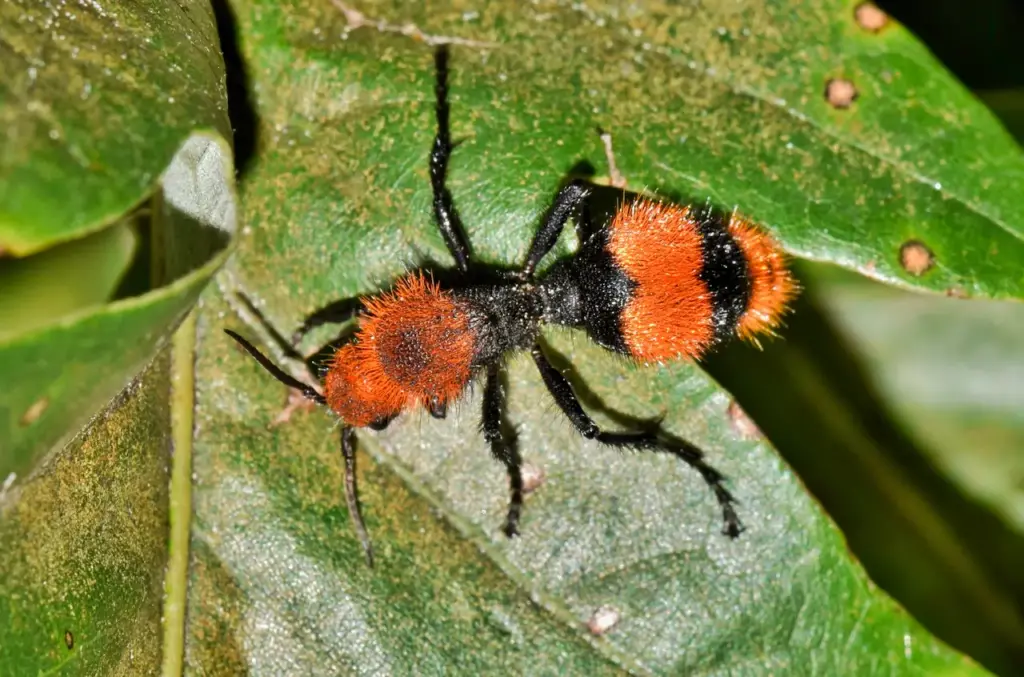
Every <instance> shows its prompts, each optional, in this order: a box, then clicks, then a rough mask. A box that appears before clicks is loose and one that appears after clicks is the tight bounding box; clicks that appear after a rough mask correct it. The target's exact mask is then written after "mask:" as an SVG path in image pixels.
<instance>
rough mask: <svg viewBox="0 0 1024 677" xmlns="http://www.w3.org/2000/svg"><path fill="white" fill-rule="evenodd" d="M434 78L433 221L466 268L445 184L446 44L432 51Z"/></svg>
mask: <svg viewBox="0 0 1024 677" xmlns="http://www.w3.org/2000/svg"><path fill="white" fill-rule="evenodd" d="M434 67H435V70H436V81H435V85H434V93H435V95H436V97H437V104H436V109H435V110H436V113H437V136H435V137H434V147H433V148H432V149H431V151H430V186H431V188H432V189H433V191H434V220H435V221H436V222H437V229H438V230H440V231H441V237H443V238H444V243H445V244H446V245H447V246H448V251H450V252H451V254H452V257H453V258H454V259H455V265H456V266H458V268H459V270H460V271H461V272H463V273H464V272H466V271H467V270H469V256H470V255H469V245H467V244H466V238H465V235H464V231H463V228H462V223H461V221H460V219H459V213H458V211H456V209H455V204H454V202H453V201H452V194H451V192H449V190H448V188H447V187H446V186H445V177H446V175H447V173H448V159H449V158H450V157H451V155H452V137H451V130H450V129H449V126H448V47H447V46H446V45H441V46H440V47H438V48H437V51H436V52H434Z"/></svg>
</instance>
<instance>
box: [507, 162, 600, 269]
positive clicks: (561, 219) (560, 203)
mask: <svg viewBox="0 0 1024 677" xmlns="http://www.w3.org/2000/svg"><path fill="white" fill-rule="evenodd" d="M588 194H589V191H588V190H587V189H586V188H584V186H583V182H581V181H579V180H576V181H573V182H571V183H568V184H566V185H565V186H564V187H563V188H562V190H560V191H558V195H557V196H556V197H555V202H554V204H552V205H551V209H550V210H549V211H548V215H547V218H546V219H544V223H542V224H541V226H540V228H539V229H538V230H537V233H536V235H534V236H533V242H531V243H530V250H529V251H528V252H527V254H526V262H525V263H523V267H522V269H521V270H520V273H519V274H520V275H521V276H522V277H523V278H524V279H527V280H529V279H532V278H533V271H534V269H536V267H537V264H538V263H540V260H541V259H542V258H544V255H545V254H547V253H548V252H549V251H551V248H552V247H554V246H555V242H557V241H558V236H559V234H561V232H562V229H563V228H564V227H565V223H566V221H568V220H569V216H571V215H572V213H573V211H575V210H576V208H577V206H579V205H580V203H582V202H583V201H584V200H585V199H586V197H587V195H588Z"/></svg>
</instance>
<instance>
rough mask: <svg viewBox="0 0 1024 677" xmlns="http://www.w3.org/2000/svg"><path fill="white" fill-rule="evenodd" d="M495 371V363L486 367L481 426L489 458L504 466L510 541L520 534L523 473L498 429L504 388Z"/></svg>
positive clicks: (517, 454) (513, 449) (507, 531)
mask: <svg viewBox="0 0 1024 677" xmlns="http://www.w3.org/2000/svg"><path fill="white" fill-rule="evenodd" d="M498 369H499V368H498V365H496V364H492V365H490V366H489V367H488V368H487V383H486V385H485V386H484V411H483V419H482V427H483V432H484V439H486V440H487V442H488V444H490V445H491V455H492V456H494V458H496V459H497V460H498V461H500V462H501V463H502V464H504V466H505V469H506V470H507V471H508V479H509V484H510V485H511V488H512V498H511V501H510V502H509V506H508V517H507V518H506V520H505V529H504V531H505V535H506V536H508V537H509V538H511V537H513V536H515V535H516V534H518V533H519V515H520V513H522V510H523V471H522V459H521V458H520V457H519V452H518V451H516V449H515V447H514V446H513V445H512V444H510V443H509V441H508V440H507V439H505V435H504V433H503V432H502V430H501V422H502V414H503V410H504V408H505V389H504V387H503V386H502V384H501V378H500V376H499V372H498Z"/></svg>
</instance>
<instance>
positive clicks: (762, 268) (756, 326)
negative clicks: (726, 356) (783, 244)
mask: <svg viewBox="0 0 1024 677" xmlns="http://www.w3.org/2000/svg"><path fill="white" fill-rule="evenodd" d="M729 234H730V235H732V237H733V239H734V240H736V243H737V244H739V246H740V249H741V250H742V252H743V257H744V259H745V260H746V262H747V276H748V279H749V280H750V300H749V301H748V302H747V310H746V312H745V313H743V316H742V317H740V321H739V324H738V325H737V327H736V333H737V334H738V335H739V336H740V338H744V339H751V338H753V337H754V336H755V335H757V334H766V333H768V334H770V333H771V332H772V330H773V329H775V328H776V327H778V326H779V323H780V319H781V317H782V315H783V313H784V312H785V311H786V307H787V305H788V304H789V302H790V301H791V300H792V299H793V297H794V296H796V292H797V285H796V281H795V280H794V279H793V276H792V274H791V273H790V272H789V269H788V268H787V267H786V258H785V255H784V254H783V253H782V251H781V250H780V249H779V247H778V245H777V244H776V243H775V241H774V240H773V239H772V237H771V236H770V235H768V234H767V233H765V232H764V231H762V230H760V229H759V228H757V227H756V226H754V225H753V224H751V223H749V222H748V221H745V220H744V219H742V218H740V217H739V216H736V215H735V214H734V215H733V217H732V218H731V219H730V220H729Z"/></svg>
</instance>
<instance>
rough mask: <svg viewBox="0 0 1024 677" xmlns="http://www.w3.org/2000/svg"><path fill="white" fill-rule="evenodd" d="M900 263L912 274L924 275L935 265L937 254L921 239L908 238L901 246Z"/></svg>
mask: <svg viewBox="0 0 1024 677" xmlns="http://www.w3.org/2000/svg"><path fill="white" fill-rule="evenodd" d="M900 265H901V266H903V270H905V271H907V272H908V273H910V274H911V275H915V276H920V275H924V274H925V273H926V272H928V271H929V270H930V269H931V267H932V266H934V265H935V255H934V254H932V250H931V249H928V247H927V246H925V244H924V243H923V242H921V241H920V240H907V241H906V242H904V243H903V246H902V247H900Z"/></svg>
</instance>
